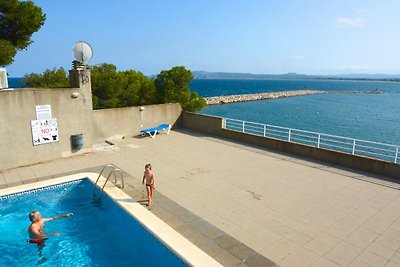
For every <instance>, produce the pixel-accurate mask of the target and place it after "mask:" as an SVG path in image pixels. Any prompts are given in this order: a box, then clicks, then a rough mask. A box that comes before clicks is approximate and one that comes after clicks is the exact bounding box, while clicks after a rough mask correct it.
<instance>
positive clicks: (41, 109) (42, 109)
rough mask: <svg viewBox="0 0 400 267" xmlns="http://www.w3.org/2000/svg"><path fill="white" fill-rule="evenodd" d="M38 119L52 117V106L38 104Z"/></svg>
mask: <svg viewBox="0 0 400 267" xmlns="http://www.w3.org/2000/svg"><path fill="white" fill-rule="evenodd" d="M36 119H37V120H45V119H51V106H50V105H38V106H36Z"/></svg>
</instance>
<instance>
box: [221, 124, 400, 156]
mask: <svg viewBox="0 0 400 267" xmlns="http://www.w3.org/2000/svg"><path fill="white" fill-rule="evenodd" d="M223 128H224V129H228V130H235V131H240V132H243V133H250V134H255V135H260V136H264V137H270V138H275V139H279V140H283V141H287V142H291V143H298V144H303V145H309V146H313V147H318V148H325V149H330V150H334V151H339V152H345V153H350V154H352V155H359V156H366V157H370V158H376V159H381V160H386V161H391V162H394V163H400V147H399V146H395V145H390V144H384V143H378V142H372V141H366V140H359V139H352V138H347V137H342V136H336V135H330V134H323V133H316V132H310V131H303V130H297V129H291V128H286V127H280V126H274V125H268V124H261V123H256V122H248V121H242V120H236V119H229V118H224V120H223Z"/></svg>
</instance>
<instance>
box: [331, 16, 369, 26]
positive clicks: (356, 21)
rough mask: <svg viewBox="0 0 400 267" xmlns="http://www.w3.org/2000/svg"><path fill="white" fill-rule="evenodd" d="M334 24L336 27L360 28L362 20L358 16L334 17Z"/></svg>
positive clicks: (362, 23) (362, 24)
mask: <svg viewBox="0 0 400 267" xmlns="http://www.w3.org/2000/svg"><path fill="white" fill-rule="evenodd" d="M335 25H336V26H337V27H354V28H362V27H363V26H364V21H363V20H362V19H360V18H336V20H335Z"/></svg>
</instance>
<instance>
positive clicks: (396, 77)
mask: <svg viewBox="0 0 400 267" xmlns="http://www.w3.org/2000/svg"><path fill="white" fill-rule="evenodd" d="M192 73H193V76H194V78H195V79H215V80H218V79H242V80H246V79H248V80H251V79H253V80H264V79H285V80H289V79H335V80H390V81H400V74H343V75H325V76H324V75H307V74H298V73H285V74H251V73H234V72H207V71H192Z"/></svg>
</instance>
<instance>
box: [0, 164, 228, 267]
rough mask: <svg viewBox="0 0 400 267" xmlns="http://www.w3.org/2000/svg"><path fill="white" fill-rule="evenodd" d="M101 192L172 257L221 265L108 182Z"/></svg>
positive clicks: (6, 191)
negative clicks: (171, 254)
mask: <svg viewBox="0 0 400 267" xmlns="http://www.w3.org/2000/svg"><path fill="white" fill-rule="evenodd" d="M98 176H99V174H98V173H95V172H80V173H76V174H72V175H67V176H64V177H59V178H54V179H51V180H45V181H39V182H35V183H30V184H24V185H18V186H15V187H9V188H5V189H0V197H1V196H5V195H12V194H16V193H20V192H24V191H28V190H34V189H38V188H42V187H48V186H54V185H57V184H61V183H67V182H72V181H75V180H81V179H84V178H88V179H89V180H91V181H92V182H93V183H95V182H96V179H97V177H98ZM105 180H106V179H105V177H103V176H101V177H100V179H99V183H98V184H100V185H102V184H104V182H105ZM104 192H105V193H106V194H107V195H108V196H109V197H110V198H111V199H112V200H113V201H114V202H115V203H117V204H118V206H120V207H121V208H122V209H124V210H125V211H126V212H127V213H128V214H129V215H131V216H132V217H134V218H135V219H136V220H137V221H138V222H139V223H140V224H141V225H142V226H143V227H144V228H145V229H146V230H147V231H149V232H150V233H151V234H152V235H153V236H155V237H156V238H157V239H158V240H159V241H160V242H161V243H162V244H163V245H165V246H166V247H168V248H169V249H170V250H171V251H172V252H173V253H174V254H176V255H177V257H179V258H180V259H182V260H183V261H184V262H185V263H187V264H188V265H190V266H222V265H221V264H220V263H218V262H217V261H216V260H215V259H213V258H212V257H210V256H209V255H208V254H206V253H205V252H204V251H202V250H201V249H200V248H198V247H197V246H195V245H194V244H193V243H191V242H190V241H189V240H187V239H186V238H185V237H183V236H182V235H181V234H179V233H178V232H177V231H175V230H174V229H173V228H172V227H171V226H169V225H168V224H167V223H165V222H164V221H162V220H161V219H159V218H158V217H157V216H155V215H154V214H153V213H151V212H150V211H149V210H148V209H146V208H145V207H143V206H142V205H141V204H140V203H138V202H137V201H135V200H134V199H133V198H132V197H130V196H129V195H128V194H126V193H125V192H124V191H122V190H121V189H119V188H118V187H116V186H115V185H114V184H112V183H111V182H108V183H107V184H106V186H105V187H104Z"/></svg>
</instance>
